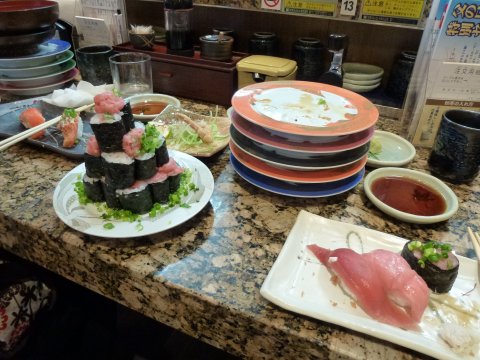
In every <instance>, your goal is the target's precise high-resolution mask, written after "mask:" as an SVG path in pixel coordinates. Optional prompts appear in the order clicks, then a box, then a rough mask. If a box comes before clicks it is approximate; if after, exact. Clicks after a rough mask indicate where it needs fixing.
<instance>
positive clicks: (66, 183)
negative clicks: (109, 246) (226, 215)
mask: <svg viewBox="0 0 480 360" xmlns="http://www.w3.org/2000/svg"><path fill="white" fill-rule="evenodd" d="M169 155H170V156H171V157H173V158H174V159H175V161H177V163H178V164H179V165H180V166H181V167H183V168H188V169H190V170H191V172H192V182H193V183H194V184H195V185H196V186H197V187H198V189H199V190H198V191H190V192H189V193H188V195H187V196H186V197H185V198H183V200H182V201H183V202H184V203H186V204H189V205H190V207H189V208H184V207H179V206H177V207H174V208H172V209H170V210H168V211H166V212H165V213H163V214H161V215H157V216H156V217H154V218H151V217H149V215H148V214H145V215H142V218H141V224H142V225H143V229H142V230H138V229H137V228H136V224H137V223H136V222H133V223H130V222H125V221H117V220H108V222H111V223H113V224H114V228H113V229H110V230H108V229H105V228H104V227H103V225H104V224H105V221H104V220H102V219H101V217H100V214H99V213H98V211H97V210H96V208H95V206H94V205H87V206H83V205H80V204H79V202H78V197H77V193H76V192H75V190H74V183H75V182H77V181H78V176H80V178H81V177H82V176H83V174H84V173H85V165H84V164H80V165H78V166H77V167H76V168H74V169H73V170H72V171H70V172H69V173H68V174H67V175H65V176H64V178H63V179H62V180H61V181H60V182H59V184H58V185H57V187H56V188H55V192H54V194H53V207H54V209H55V212H56V213H57V216H58V217H59V218H60V219H61V220H62V221H63V222H64V223H65V224H67V225H68V226H70V227H72V228H73V229H75V230H78V231H80V232H83V233H85V234H89V235H95V236H101V237H107V238H129V237H136V236H145V235H150V234H154V233H157V232H161V231H165V230H168V229H171V228H173V227H175V226H178V225H180V224H182V223H184V222H185V221H187V220H189V219H191V218H192V217H194V216H195V215H196V214H197V213H198V212H200V211H201V210H202V209H203V208H204V207H205V205H206V204H207V203H208V202H209V201H210V197H211V196H212V194H213V187H214V181H213V176H212V173H211V172H210V170H209V169H208V168H207V167H206V166H205V165H204V164H203V163H202V162H201V161H199V160H197V159H195V158H194V157H193V156H190V155H188V154H185V153H182V152H179V151H175V150H169Z"/></svg>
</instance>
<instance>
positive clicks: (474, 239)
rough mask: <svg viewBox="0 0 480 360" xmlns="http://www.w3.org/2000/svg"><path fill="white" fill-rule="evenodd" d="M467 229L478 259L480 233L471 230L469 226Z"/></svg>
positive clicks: (479, 253) (479, 254)
mask: <svg viewBox="0 0 480 360" xmlns="http://www.w3.org/2000/svg"><path fill="white" fill-rule="evenodd" d="M467 230H468V235H469V236H470V240H471V241H472V244H473V248H474V250H475V254H476V255H477V259H478V260H479V261H480V235H478V234H477V233H476V232H473V231H472V229H470V227H467Z"/></svg>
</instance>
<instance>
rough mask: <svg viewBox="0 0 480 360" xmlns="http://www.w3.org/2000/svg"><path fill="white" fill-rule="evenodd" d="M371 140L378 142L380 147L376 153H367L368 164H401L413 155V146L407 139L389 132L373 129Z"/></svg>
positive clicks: (406, 162)
mask: <svg viewBox="0 0 480 360" xmlns="http://www.w3.org/2000/svg"><path fill="white" fill-rule="evenodd" d="M372 141H374V142H378V143H379V144H380V145H381V147H382V149H381V151H380V152H379V153H378V154H372V153H368V161H367V165H368V166H371V167H385V166H403V165H406V164H408V163H409V162H410V161H412V160H413V158H414V157H415V154H416V151H415V147H414V146H413V145H412V144H411V143H410V142H409V141H408V140H406V139H404V138H402V137H401V136H398V135H395V134H392V133H391V132H388V131H381V130H375V133H374V134H373V138H372Z"/></svg>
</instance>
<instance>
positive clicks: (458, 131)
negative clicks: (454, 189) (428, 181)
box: [428, 110, 480, 183]
mask: <svg viewBox="0 0 480 360" xmlns="http://www.w3.org/2000/svg"><path fill="white" fill-rule="evenodd" d="M428 165H429V166H430V171H431V173H432V174H433V175H435V176H436V177H439V178H441V179H444V180H447V181H450V182H452V183H469V182H471V181H473V180H474V179H475V178H476V177H477V175H478V172H479V166H480V112H476V111H471V110H449V111H446V112H445V113H444V114H443V116H442V121H441V123H440V128H439V129H438V133H437V136H436V138H435V143H434V145H433V148H432V152H431V153H430V157H429V159H428Z"/></svg>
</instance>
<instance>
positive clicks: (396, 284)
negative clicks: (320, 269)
mask: <svg viewBox="0 0 480 360" xmlns="http://www.w3.org/2000/svg"><path fill="white" fill-rule="evenodd" d="M307 247H308V249H309V250H310V251H312V252H313V254H314V255H315V256H316V257H317V258H318V259H319V260H320V262H321V263H322V264H323V265H325V266H326V267H327V268H328V270H329V271H330V272H331V273H333V274H334V275H337V276H338V277H339V279H340V281H341V283H342V286H343V287H344V288H345V290H346V291H347V292H348V293H349V295H351V296H352V297H353V298H354V299H355V300H356V302H357V303H358V305H360V307H361V308H362V309H363V310H364V311H365V312H366V313H367V314H368V315H369V316H371V317H372V318H374V319H376V320H378V321H381V322H384V323H386V324H390V325H394V326H397V327H400V328H403V329H412V330H417V329H418V323H419V322H420V320H421V318H422V315H423V313H424V311H425V309H426V308H427V305H428V297H429V290H428V287H427V284H426V283H425V281H424V280H423V279H422V278H421V277H420V276H418V274H417V273H416V272H415V271H413V270H412V269H411V268H410V266H409V265H408V263H407V262H406V261H405V260H404V259H403V258H402V257H401V256H400V255H399V254H396V253H393V252H391V251H387V250H374V251H372V252H370V253H365V254H358V253H356V252H355V251H353V250H351V249H347V248H341V249H336V250H329V249H325V248H322V247H320V246H317V245H308V246H307Z"/></svg>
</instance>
